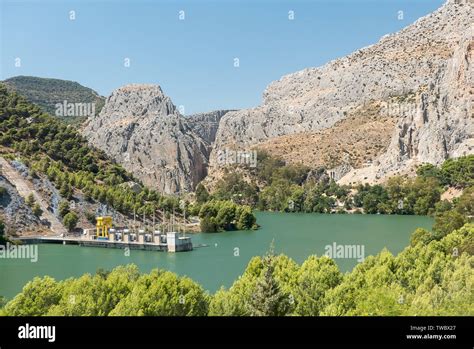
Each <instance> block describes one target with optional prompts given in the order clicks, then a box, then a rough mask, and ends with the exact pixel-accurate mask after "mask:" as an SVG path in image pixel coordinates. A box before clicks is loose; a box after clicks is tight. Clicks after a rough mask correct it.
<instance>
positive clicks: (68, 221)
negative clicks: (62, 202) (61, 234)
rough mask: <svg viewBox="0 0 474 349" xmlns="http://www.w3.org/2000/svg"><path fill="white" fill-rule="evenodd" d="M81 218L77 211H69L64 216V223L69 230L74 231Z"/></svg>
mask: <svg viewBox="0 0 474 349" xmlns="http://www.w3.org/2000/svg"><path fill="white" fill-rule="evenodd" d="M78 221H79V218H78V217H77V214H76V213H75V212H69V213H68V214H66V215H65V216H64V218H63V224H64V226H65V227H66V229H67V230H69V231H73V230H74V229H75V228H76V225H77V222H78Z"/></svg>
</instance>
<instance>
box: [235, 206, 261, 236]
mask: <svg viewBox="0 0 474 349" xmlns="http://www.w3.org/2000/svg"><path fill="white" fill-rule="evenodd" d="M238 211H240V212H239V213H240V215H239V217H238V220H237V229H239V230H248V229H251V228H253V227H254V226H255V222H256V220H257V219H256V218H255V216H254V214H253V213H252V209H251V208H250V207H248V206H244V207H243V208H241V209H240V210H238Z"/></svg>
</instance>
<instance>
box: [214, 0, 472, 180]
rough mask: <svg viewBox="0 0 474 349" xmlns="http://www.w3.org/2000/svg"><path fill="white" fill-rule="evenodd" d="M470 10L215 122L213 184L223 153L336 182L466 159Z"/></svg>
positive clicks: (275, 87)
mask: <svg viewBox="0 0 474 349" xmlns="http://www.w3.org/2000/svg"><path fill="white" fill-rule="evenodd" d="M472 7H473V5H472V1H470V2H466V1H459V0H458V1H448V2H447V3H445V4H444V5H443V6H442V7H441V8H440V9H438V10H437V11H435V12H433V13H432V14H430V15H428V16H426V17H423V18H421V19H419V20H417V21H416V22H415V23H413V24H412V25H410V26H408V27H406V28H405V29H403V30H401V31H400V32H398V33H395V34H391V35H386V36H384V37H382V38H381V39H380V41H379V42H378V43H376V44H374V45H372V46H369V47H365V48H362V49H360V50H358V51H356V52H354V53H352V54H350V55H348V56H346V57H343V58H340V59H336V60H333V61H331V62H329V63H327V64H326V65H324V66H322V67H318V68H308V69H304V70H302V71H299V72H296V73H293V74H289V75H286V76H284V77H282V78H281V79H280V80H278V81H275V82H273V83H271V84H270V85H269V86H268V87H267V88H266V90H265V92H264V93H263V103H262V105H260V106H258V107H256V108H252V109H245V110H239V111H231V112H228V113H226V114H225V115H224V117H223V118H222V120H221V122H220V126H219V129H218V131H217V134H216V140H215V144H214V148H213V151H212V154H211V158H210V165H211V166H210V169H209V172H210V174H211V176H215V177H216V178H218V177H219V176H217V175H216V174H218V173H219V172H222V170H223V169H222V167H221V166H219V163H218V161H217V157H218V155H217V154H218V153H219V152H220V151H225V150H226V149H240V150H251V149H253V148H255V147H259V148H264V149H266V150H267V151H269V152H271V153H272V154H274V155H278V156H280V157H282V158H283V159H284V160H286V161H287V162H290V163H303V164H306V165H308V166H311V167H317V166H320V165H323V166H325V167H326V168H328V169H330V172H332V176H333V178H335V179H339V180H340V181H341V182H343V183H350V182H358V181H365V182H378V181H383V180H384V179H385V178H387V177H388V176H390V175H394V174H402V173H406V174H410V173H413V170H414V168H415V167H416V166H417V165H418V164H420V163H424V162H428V163H432V164H439V163H441V162H443V161H444V160H445V159H447V158H451V157H457V156H461V155H466V154H471V153H473V149H474V125H473V124H474V123H473V114H472V110H471V109H470V108H469V105H470V102H471V100H472V80H471V81H469V78H471V79H472V69H473V67H472V60H473V47H474V42H473V40H472V23H473V22H474V14H473V8H472Z"/></svg>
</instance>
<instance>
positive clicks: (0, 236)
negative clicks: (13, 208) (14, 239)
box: [0, 219, 7, 245]
mask: <svg viewBox="0 0 474 349" xmlns="http://www.w3.org/2000/svg"><path fill="white" fill-rule="evenodd" d="M4 235H5V223H3V221H2V220H1V219H0V245H5V243H6V241H7V240H6V239H5V236H4Z"/></svg>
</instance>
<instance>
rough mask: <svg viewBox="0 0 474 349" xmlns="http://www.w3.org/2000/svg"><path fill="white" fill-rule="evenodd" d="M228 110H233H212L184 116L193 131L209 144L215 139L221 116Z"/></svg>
mask: <svg viewBox="0 0 474 349" xmlns="http://www.w3.org/2000/svg"><path fill="white" fill-rule="evenodd" d="M229 111H233V110H214V111H211V112H207V113H198V114H192V115H190V116H188V117H186V118H187V120H188V121H189V123H190V125H191V127H192V129H193V131H194V132H195V133H196V134H198V135H199V136H201V137H202V138H203V139H204V140H205V141H206V142H207V143H209V145H211V144H212V143H213V142H214V141H215V140H216V134H217V130H218V129H219V124H220V121H221V119H222V117H223V116H224V115H225V114H227V113H228V112H229Z"/></svg>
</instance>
